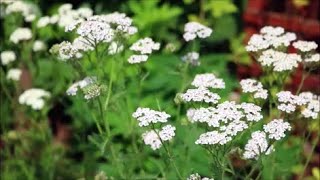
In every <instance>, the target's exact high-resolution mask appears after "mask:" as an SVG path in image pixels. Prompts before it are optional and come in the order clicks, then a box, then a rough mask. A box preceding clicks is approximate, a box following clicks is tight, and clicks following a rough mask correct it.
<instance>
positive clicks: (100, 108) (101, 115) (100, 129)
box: [96, 97, 110, 136]
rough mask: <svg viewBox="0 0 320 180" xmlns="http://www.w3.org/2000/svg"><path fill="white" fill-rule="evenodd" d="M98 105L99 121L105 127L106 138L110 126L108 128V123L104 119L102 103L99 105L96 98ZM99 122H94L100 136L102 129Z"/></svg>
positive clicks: (99, 101)
mask: <svg viewBox="0 0 320 180" xmlns="http://www.w3.org/2000/svg"><path fill="white" fill-rule="evenodd" d="M98 105H99V112H100V118H101V121H102V122H104V123H105V126H106V127H105V128H106V131H107V134H108V136H110V126H109V123H108V121H107V120H106V119H105V118H104V113H103V109H102V103H101V99H100V97H98ZM101 121H100V122H101ZM100 122H99V121H96V123H97V127H98V130H99V133H100V134H101V133H102V128H101V126H100Z"/></svg>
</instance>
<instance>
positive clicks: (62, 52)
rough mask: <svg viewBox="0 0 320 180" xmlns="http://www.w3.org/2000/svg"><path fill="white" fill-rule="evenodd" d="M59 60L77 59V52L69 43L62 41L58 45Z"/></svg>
mask: <svg viewBox="0 0 320 180" xmlns="http://www.w3.org/2000/svg"><path fill="white" fill-rule="evenodd" d="M58 46H59V53H58V55H59V58H60V59H61V60H63V61H66V60H69V59H71V58H77V57H79V56H78V54H79V51H78V49H76V48H75V47H74V46H73V45H72V44H71V43H70V42H68V41H63V42H61V43H60V44H59V45H58Z"/></svg>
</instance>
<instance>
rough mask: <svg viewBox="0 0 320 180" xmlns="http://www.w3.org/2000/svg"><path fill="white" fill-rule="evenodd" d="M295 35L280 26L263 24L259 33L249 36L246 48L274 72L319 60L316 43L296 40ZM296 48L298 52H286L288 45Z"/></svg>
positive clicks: (289, 69) (288, 69)
mask: <svg viewBox="0 0 320 180" xmlns="http://www.w3.org/2000/svg"><path fill="white" fill-rule="evenodd" d="M295 40H296V35H295V34H294V33H291V32H285V30H284V29H283V28H282V27H272V26H265V27H263V28H262V29H261V30H260V34H254V35H253V36H251V38H250V40H249V42H248V45H247V46H246V49H247V51H248V52H251V53H253V54H254V56H256V59H257V61H258V62H260V64H261V65H262V66H263V67H265V68H271V69H273V70H274V71H276V72H283V71H291V70H293V69H295V68H297V67H298V64H299V63H300V62H302V63H315V62H319V61H320V55H319V53H316V52H315V50H316V49H317V47H318V45H317V44H316V43H315V42H313V41H301V40H299V41H296V42H293V41H295ZM291 45H292V46H293V47H294V48H296V50H297V51H298V53H287V48H288V47H289V46H291Z"/></svg>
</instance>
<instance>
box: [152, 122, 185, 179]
mask: <svg viewBox="0 0 320 180" xmlns="http://www.w3.org/2000/svg"><path fill="white" fill-rule="evenodd" d="M152 130H153V131H154V132H155V133H156V134H157V136H158V138H159V140H160V142H161V144H162V146H163V148H164V150H165V151H166V153H167V155H168V158H169V161H170V163H171V164H172V166H173V168H174V169H175V171H176V174H177V175H178V177H179V179H180V180H183V177H182V176H181V174H180V171H179V169H178V167H177V165H176V163H175V162H174V159H173V157H172V155H171V153H170V152H169V150H168V149H167V147H166V145H165V144H164V142H163V141H162V139H161V137H160V135H159V133H158V132H157V131H156V129H155V127H154V124H153V123H152Z"/></svg>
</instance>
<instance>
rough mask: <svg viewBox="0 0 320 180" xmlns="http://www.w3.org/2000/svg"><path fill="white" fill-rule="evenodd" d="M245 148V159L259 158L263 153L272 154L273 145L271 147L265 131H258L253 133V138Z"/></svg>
mask: <svg viewBox="0 0 320 180" xmlns="http://www.w3.org/2000/svg"><path fill="white" fill-rule="evenodd" d="M244 150H245V151H244V153H243V157H244V158H245V159H258V157H259V156H260V155H261V154H266V155H268V154H270V153H271V152H272V151H273V146H270V147H269V145H268V141H267V136H266V133H265V132H262V131H256V132H253V133H252V134H251V139H250V140H249V141H248V143H247V144H246V145H245V147H244Z"/></svg>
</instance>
